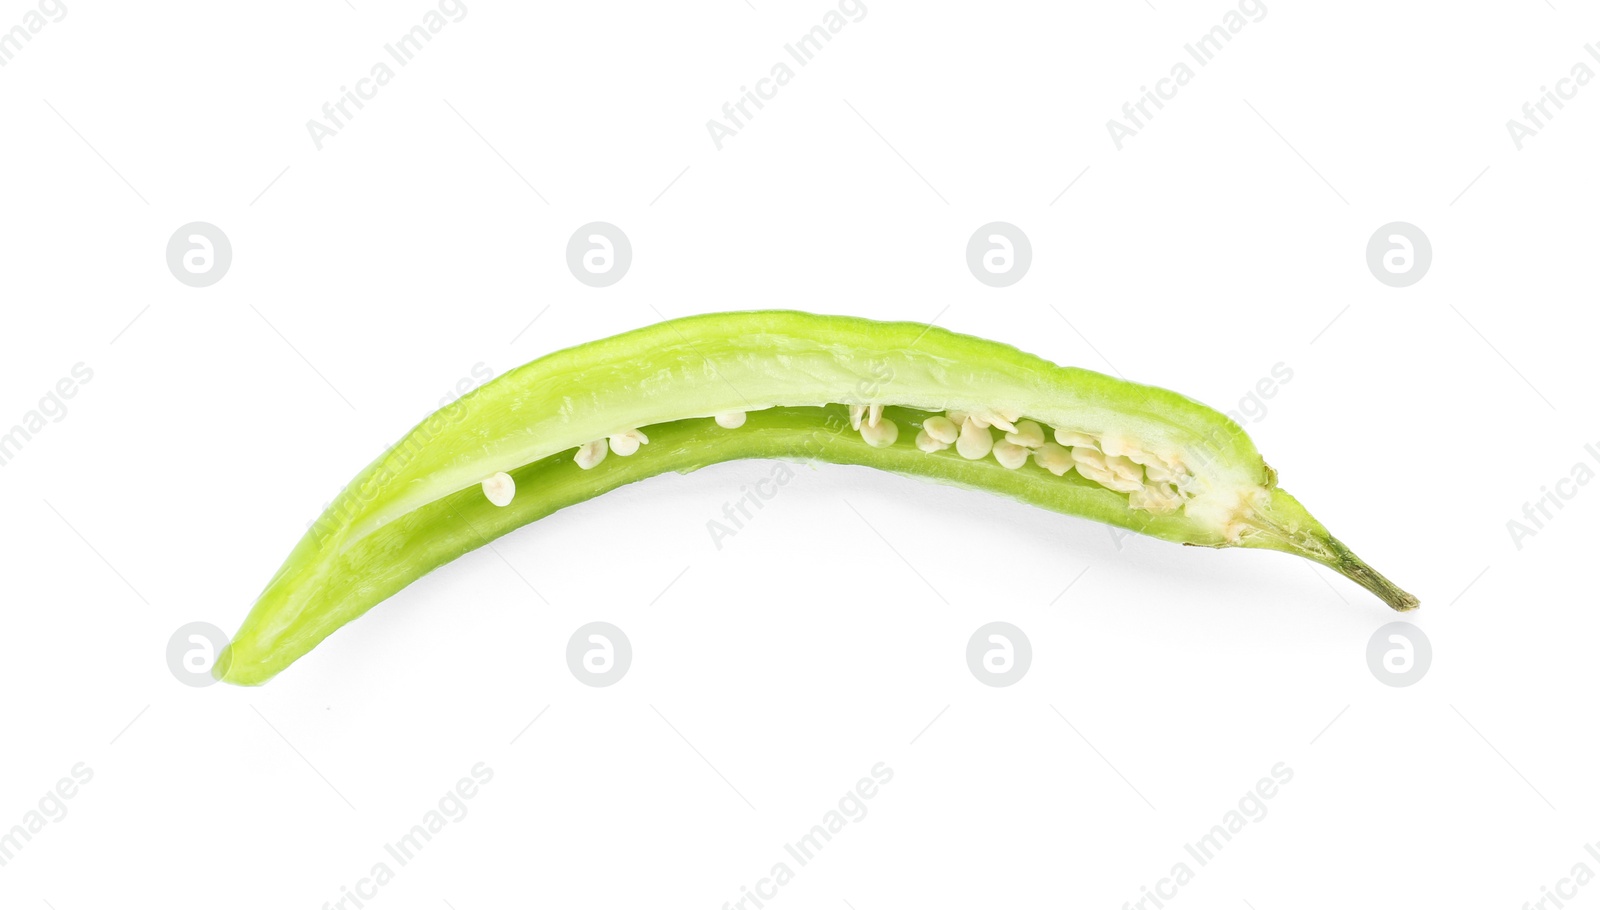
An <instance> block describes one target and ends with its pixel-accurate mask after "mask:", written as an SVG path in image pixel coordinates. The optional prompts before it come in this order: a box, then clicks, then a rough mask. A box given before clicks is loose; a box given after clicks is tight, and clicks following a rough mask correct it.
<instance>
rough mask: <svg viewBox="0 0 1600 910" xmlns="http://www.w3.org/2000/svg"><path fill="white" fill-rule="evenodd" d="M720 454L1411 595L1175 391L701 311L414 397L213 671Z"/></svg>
mask: <svg viewBox="0 0 1600 910" xmlns="http://www.w3.org/2000/svg"><path fill="white" fill-rule="evenodd" d="M742 458H775V459H800V460H815V461H821V462H831V463H836V464H858V465H866V466H868V467H874V468H879V469H881V470H885V471H893V472H895V473H899V474H908V475H914V476H920V477H927V478H931V479H933V480H938V481H943V482H946V483H951V484H956V485H959V486H964V487H971V488H974V489H980V490H986V491H989V492H993V493H999V494H1002V495H1006V496H1011V497H1014V498H1016V499H1019V500H1022V501H1024V502H1028V503H1032V504H1034V505H1037V506H1040V507H1042V508H1046V509H1051V510H1054V511H1057V512H1062V513H1065V514H1068V515H1077V516H1081V517H1085V518H1092V519H1094V520H1096V521H1101V522H1105V523H1107V524H1110V525H1115V526H1118V527H1121V528H1126V529H1128V530H1130V531H1136V532H1138V533H1141V534H1147V535H1150V536H1152V537H1158V538H1161V539H1162V540H1168V541H1173V542H1176V543H1183V544H1191V545H1197V546H1208V547H1229V546H1239V547H1258V548H1265V549H1272V550H1282V551H1284V552H1287V553H1293V554H1295V555H1297V556H1303V557H1305V558H1307V559H1311V560H1313V561H1315V562H1319V563H1322V564H1323V565H1326V566H1328V567H1330V568H1332V569H1334V570H1335V571H1337V572H1339V573H1340V574H1342V575H1345V576H1346V577H1348V578H1350V579H1352V580H1353V581H1355V582H1357V583H1358V584H1360V585H1361V586H1363V587H1365V588H1366V589H1368V590H1369V591H1371V592H1373V593H1374V594H1376V595H1377V596H1378V597H1380V598H1382V599H1383V601H1384V602H1385V603H1387V604H1389V606H1391V607H1393V608H1395V609H1396V610H1409V609H1411V608H1413V607H1415V606H1416V605H1417V600H1416V598H1414V597H1412V596H1411V595H1409V594H1407V593H1405V592H1404V591H1402V590H1400V589H1399V588H1398V587H1396V586H1395V585H1394V584H1393V583H1391V582H1390V581H1389V580H1388V579H1386V578H1384V577H1383V576H1382V575H1379V574H1378V573H1377V572H1376V571H1374V570H1373V569H1372V568H1371V567H1370V566H1368V565H1367V564H1366V563H1364V562H1362V561H1361V560H1360V559H1358V558H1357V557H1356V556H1355V554H1353V553H1351V552H1350V550H1349V549H1348V548H1346V547H1345V546H1344V545H1343V544H1341V543H1340V542H1339V541H1338V540H1336V539H1335V538H1334V537H1333V536H1332V535H1331V534H1329V533H1328V531H1327V529H1326V528H1324V527H1323V526H1322V525H1321V524H1320V523H1319V522H1317V520H1316V519H1314V518H1312V517H1311V515H1310V514H1309V513H1308V512H1307V511H1306V510H1305V509H1304V507H1302V506H1301V505H1300V503H1299V502H1298V501H1296V500H1295V499H1294V497H1292V496H1290V495H1289V494H1288V493H1286V492H1284V491H1283V490H1280V489H1278V488H1277V476H1276V474H1275V473H1274V472H1273V470H1272V469H1271V468H1270V467H1268V466H1267V464H1266V463H1265V462H1264V461H1262V459H1261V456H1260V455H1259V454H1258V453H1257V452H1256V449H1255V446H1254V445H1253V444H1252V443H1251V442H1250V439H1249V437H1248V436H1246V435H1245V433H1244V431H1243V430H1242V429H1241V428H1240V427H1239V426H1238V424H1236V423H1234V422H1233V421H1232V420H1230V419H1228V418H1227V417H1226V416H1224V415H1222V414H1220V413H1218V412H1217V411H1214V410H1212V409H1211V408H1208V407H1206V406H1205V405H1202V404H1200V403H1198V402H1196V401H1193V400H1191V399H1189V398H1185V397H1183V396H1182V395H1178V394H1176V393H1174V392H1169V391H1166V390H1164V389H1158V388H1154V387H1151V386H1145V385H1138V384H1136V383H1131V382H1125V381H1123V380H1119V379H1114V378H1112V377H1109V376H1105V375H1102V374H1099V373H1094V372H1091V371H1088V370H1081V369H1076V368H1072V367H1062V366H1057V365H1055V364H1053V363H1050V362H1048V361H1046V360H1043V359H1041V358H1038V357H1035V356H1032V355H1030V354H1025V353H1023V352H1021V351H1019V350H1017V349H1016V348H1013V347H1011V346H1009V345H1005V344H1000V343H998V342H993V341H986V340H983V339H980V338H973V337H971V336H967V335H959V334H956V333H954V332H950V331H946V330H944V329H939V328H932V327H929V326H924V325H920V324H915V323H899V322H896V323H886V322H874V321H871V320H867V319H859V318H855V317H846V316H818V315H812V314H807V313H798V312H782V311H762V312H750V313H722V314H713V315H706V316H692V317H688V318H685V319H678V320H672V321H669V322H663V323H660V324H658V325H654V326H651V327H648V328H644V329H639V330H637V331H633V332H628V333H626V334H623V335H618V336H615V337H613V338H607V339H602V340H600V341H596V342H593V343H590V344H585V345H579V346H578V347H574V348H569V349H567V350H564V351H559V352H557V353H554V354H551V355H549V356H546V357H542V358H540V359H538V360H535V361H533V362H532V363H529V364H526V365H524V366H522V367H519V368H518V369H516V370H513V371H511V372H509V373H507V374H505V375H503V376H501V377H499V378H498V379H496V380H494V381H492V382H490V383H488V384H486V385H484V386H482V387H480V388H478V389H476V390H475V391H473V392H471V393H470V394H468V395H466V396H464V397H462V398H461V399H460V400H458V401H456V402H454V403H452V404H450V405H447V406H446V407H444V408H442V409H441V410H439V411H438V412H435V413H434V414H433V415H432V416H430V417H429V418H428V419H426V420H424V421H423V422H422V423H421V424H419V425H418V426H417V427H416V428H414V429H413V430H412V431H411V432H410V433H409V434H407V435H406V436H405V438H403V439H401V440H400V441H399V442H398V443H396V444H395V445H394V446H392V447H391V448H390V449H389V450H388V451H387V452H385V453H384V454H383V455H382V456H380V457H379V458H378V460H377V461H374V462H373V463H372V464H371V465H369V466H367V468H366V470H364V471H362V472H361V473H360V474H358V475H357V476H356V477H355V479H354V480H352V481H351V482H350V484H349V485H348V486H346V487H345V489H344V491H343V492H341V493H340V495H339V496H338V498H336V499H335V500H334V502H333V503H332V504H331V505H330V506H329V507H328V509H327V511H326V512H324V513H323V515H322V517H321V518H319V519H318V520H317V522H316V523H315V524H314V525H313V526H312V528H311V529H310V531H308V532H307V533H306V535H305V537H304V538H303V539H302V540H301V541H300V543H299V544H298V545H297V546H296V547H295V548H294V550H293V551H292V552H291V553H290V554H289V558H288V559H287V560H286V561H285V562H284V564H283V566H282V567H281V568H279V569H278V572H277V574H275V575H274V576H273V577H272V579H271V581H269V582H268V583H267V587H266V590H264V591H263V592H262V593H261V596H260V598H259V599H258V600H257V601H256V604H255V606H254V607H253V608H252V609H251V611H250V615H249V616H248V617H247V618H246V619H245V622H244V625H243V627H241V628H240V630H239V633H238V635H236V636H235V637H234V639H233V642H232V643H231V644H230V645H229V646H228V647H227V649H226V650H225V651H224V652H223V654H222V655H221V657H220V658H219V660H218V662H217V666H216V669H215V671H214V672H215V673H216V675H217V676H218V678H220V679H223V680H225V681H227V682H233V683H239V684H242V685H255V684H260V683H262V682H265V681H266V680H268V679H270V678H271V677H272V676H274V675H275V674H277V673H278V672H279V671H281V670H283V669H284V668H285V667H287V666H288V665H289V664H291V663H293V662H294V661H295V660H296V659H298V658H299V657H300V656H301V655H303V654H305V653H306V652H308V651H310V650H311V649H312V648H314V647H315V646H316V645H317V644H318V643H319V642H321V641H322V640H323V639H324V638H326V637H327V636H328V635H330V634H331V633H332V632H333V631H334V630H335V629H338V628H339V627H340V626H342V625H344V624H345V623H347V622H349V621H351V620H352V619H355V618H356V617H358V616H360V615H361V614H362V613H365V612H366V611H367V610H369V609H371V608H372V607H373V606H374V605H376V604H377V603H379V602H380V601H382V600H384V599H385V598H387V597H389V596H390V595H392V594H394V593H395V592H397V591H399V590H400V589H401V588H404V587H405V586H406V585H408V584H410V583H411V582H413V581H415V580H416V579H418V578H420V577H421V576H423V575H425V574H427V573H428V572H430V571H432V570H433V569H435V568H437V567H438V566H441V565H443V564H445V563H447V562H449V561H451V560H452V559H455V558H456V557H458V556H461V555H462V554H464V553H467V552H470V551H472V550H474V549H476V548H478V547H480V546H482V545H484V544H485V543H488V542H489V541H491V540H493V539H494V538H496V537H499V536H500V535H502V534H506V533H509V532H511V531H513V530H515V529H516V528H519V527H521V526H522V525H525V524H527V523H528V522H531V521H535V520H537V519H539V518H543V517H544V516H546V515H549V514H550V513H552V512H555V511H556V510H558V509H562V508H565V507H567V506H569V505H573V504H575V503H579V502H582V501H584V500H587V499H592V498H593V497H595V496H599V495H600V494H602V493H605V492H607V491H609V490H613V489H615V488H617V487H619V486H622V485H623V484H628V483H632V482H634V481H637V480H643V479H644V478H647V477H652V476H654V475H657V474H661V473H664V472H667V471H679V472H688V471H693V470H696V469H698V468H702V467H705V466H706V465H711V464H717V463H719V462H724V461H732V460H736V459H742Z"/></svg>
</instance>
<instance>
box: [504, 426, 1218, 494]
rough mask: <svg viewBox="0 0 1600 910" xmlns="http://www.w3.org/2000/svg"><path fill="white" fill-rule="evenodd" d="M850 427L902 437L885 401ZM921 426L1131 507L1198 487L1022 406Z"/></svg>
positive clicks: (625, 433)
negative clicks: (1074, 479) (1084, 483)
mask: <svg viewBox="0 0 1600 910" xmlns="http://www.w3.org/2000/svg"><path fill="white" fill-rule="evenodd" d="M849 414H850V429H851V431H852V432H853V433H856V434H859V435H860V437H861V441H862V443H863V444H865V445H868V446H871V447H873V448H880V449H881V448H886V447H888V446H892V445H894V444H895V443H896V442H897V441H898V440H899V438H900V432H901V429H902V427H901V424H900V422H898V421H896V420H895V419H893V418H891V417H888V416H886V415H885V414H884V406H883V405H877V404H874V405H850V406H849ZM706 419H708V420H711V421H713V422H714V423H715V424H716V425H717V426H718V427H721V428H723V429H726V430H737V429H739V428H740V427H742V426H744V423H745V412H743V411H724V412H720V413H717V414H713V415H709V416H708V417H707V418H706ZM910 426H916V438H915V445H916V447H917V448H918V449H919V450H921V451H922V452H925V453H927V454H929V455H933V454H935V453H939V452H944V451H946V450H949V449H954V450H955V454H956V455H958V456H960V457H961V458H964V459H966V460H968V461H982V460H985V459H993V460H994V461H995V462H996V463H998V464H999V465H1000V466H1002V467H1004V468H1006V469H1008V470H1013V471H1015V470H1019V469H1022V468H1024V467H1025V466H1027V464H1028V462H1029V461H1032V462H1033V463H1034V465H1036V466H1037V467H1039V468H1042V469H1043V470H1045V471H1048V472H1050V473H1051V474H1053V475H1055V476H1056V477H1064V476H1066V475H1067V474H1068V473H1070V472H1073V471H1076V472H1077V473H1078V476H1080V477H1082V478H1084V479H1085V480H1089V481H1092V482H1094V483H1096V484H1098V485H1100V486H1101V487H1104V488H1105V489H1107V490H1111V491H1113V492H1116V493H1121V494H1124V495H1126V496H1127V497H1128V500H1127V501H1128V507H1129V508H1130V509H1134V510H1136V511H1143V512H1150V513H1154V514H1166V513H1169V512H1175V511H1177V510H1179V509H1181V508H1183V506H1184V505H1185V504H1186V503H1187V502H1188V501H1189V500H1190V499H1191V498H1193V496H1194V495H1195V494H1196V493H1197V492H1198V490H1197V487H1196V480H1195V476H1194V474H1193V472H1192V471H1190V470H1189V469H1188V468H1187V467H1186V466H1185V465H1184V464H1183V462H1182V460H1181V459H1178V458H1175V457H1172V456H1170V455H1166V456H1163V455H1159V454H1156V453H1154V452H1150V451H1147V450H1146V449H1144V448H1141V447H1140V446H1139V445H1138V444H1137V443H1136V442H1134V441H1132V440H1129V439H1127V438H1125V437H1121V436H1118V435H1115V434H1109V433H1094V432H1089V431H1086V430H1081V429H1075V428H1072V427H1049V426H1046V425H1045V424H1044V423H1042V422H1041V421H1037V420H1032V419H1029V418H1028V417H1026V416H1024V415H1023V414H1021V413H1020V412H1018V411H1013V410H1008V409H1005V408H994V409H990V410H967V411H961V410H948V411H944V412H942V413H935V414H932V415H930V416H928V417H926V418H923V419H922V420H921V421H920V423H913V422H908V424H907V428H909V427H910ZM649 443H650V438H649V436H648V435H647V434H646V433H645V432H644V430H643V429H642V428H640V427H624V428H621V429H618V430H617V431H615V432H613V433H608V434H606V435H605V436H603V437H601V438H599V439H595V440H591V441H589V442H586V443H584V444H583V445H581V446H578V447H577V449H576V450H575V451H574V452H573V456H572V459H573V461H574V462H575V463H576V464H577V465H578V467H579V468H581V469H583V470H586V471H588V470H594V469H597V468H601V465H602V463H603V462H604V461H605V459H606V456H607V455H616V456H618V457H621V458H627V457H629V456H631V455H633V454H635V453H636V452H638V451H639V450H640V448H642V447H644V446H647V445H649ZM510 480H511V479H510V478H509V477H507V476H506V475H505V474H503V473H497V474H495V475H493V476H491V477H489V478H486V479H485V480H484V481H483V490H484V495H485V496H486V497H487V498H488V499H489V501H490V502H492V503H494V504H495V505H497V506H507V505H510V504H511V501H512V498H513V495H514V488H511V484H510Z"/></svg>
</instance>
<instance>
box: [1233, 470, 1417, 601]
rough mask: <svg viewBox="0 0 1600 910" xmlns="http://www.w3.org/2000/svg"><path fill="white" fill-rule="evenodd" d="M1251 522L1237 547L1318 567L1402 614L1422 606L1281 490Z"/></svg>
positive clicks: (1275, 493) (1277, 491)
mask: <svg viewBox="0 0 1600 910" xmlns="http://www.w3.org/2000/svg"><path fill="white" fill-rule="evenodd" d="M1250 518H1251V520H1250V531H1249V532H1246V534H1245V535H1244V537H1243V538H1242V539H1241V540H1240V541H1239V545H1240V546H1245V547H1260V548H1263V549H1269V550H1281V551H1282V552H1285V553H1293V554H1294V555H1296V556H1300V557H1304V558H1306V559H1309V560H1311V561H1312V562H1316V563H1321V564H1322V565H1325V566H1327V567H1328V568H1330V569H1332V570H1334V571H1335V572H1338V573H1339V574H1340V575H1343V576H1344V577H1345V578H1348V579H1350V580H1351V581H1353V582H1355V583H1356V584H1358V585H1360V586H1361V587H1363V588H1366V589H1367V590H1368V591H1371V592H1372V593H1373V594H1376V595H1377V596H1378V599H1379V600H1382V601H1383V602H1384V603H1386V604H1388V605H1389V606H1390V608H1392V609H1394V610H1396V611H1399V612H1402V613H1403V612H1405V611H1407V610H1414V609H1416V608H1417V606H1418V605H1419V604H1420V603H1421V601H1419V600H1417V598H1416V597H1415V596H1414V595H1411V594H1408V593H1406V591H1405V590H1403V589H1402V588H1401V587H1400V586H1399V585H1397V584H1395V583H1394V582H1392V581H1390V580H1389V579H1387V578H1385V577H1384V576H1383V573H1381V572H1379V571H1378V570H1377V569H1374V568H1373V567H1372V566H1369V565H1367V563H1366V562H1365V561H1364V560H1362V559H1361V557H1359V556H1357V555H1356V554H1355V553H1353V552H1351V550H1350V548H1349V547H1347V546H1345V545H1344V544H1343V543H1342V542H1341V541H1340V540H1339V539H1338V538H1337V537H1334V536H1333V535H1332V534H1330V533H1328V529H1327V528H1325V527H1323V526H1322V523H1321V522H1319V521H1317V520H1316V519H1315V518H1312V517H1311V513H1310V512H1307V511H1306V508H1305V506H1302V505H1301V504H1300V501H1299V500H1297V499H1295V498H1294V497H1293V496H1290V495H1289V494H1288V493H1286V492H1284V491H1283V490H1279V489H1276V488H1274V489H1273V490H1272V499H1271V501H1270V504H1269V505H1268V506H1267V508H1266V509H1265V510H1263V511H1262V512H1259V513H1257V514H1255V515H1252V516H1250Z"/></svg>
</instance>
